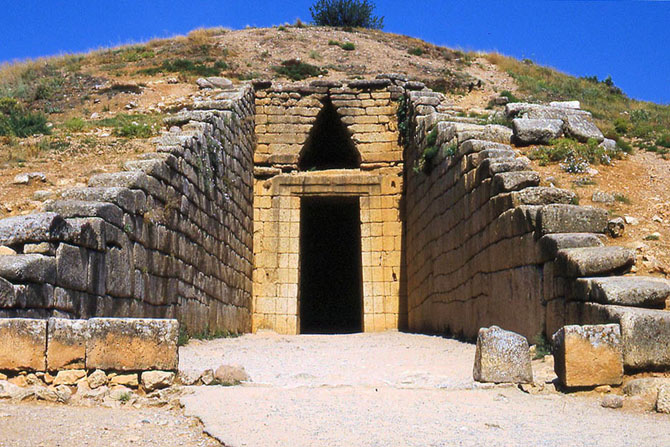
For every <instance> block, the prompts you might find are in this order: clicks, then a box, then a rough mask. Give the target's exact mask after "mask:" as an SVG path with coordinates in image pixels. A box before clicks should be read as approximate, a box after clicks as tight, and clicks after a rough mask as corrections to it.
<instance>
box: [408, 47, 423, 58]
mask: <svg viewBox="0 0 670 447" xmlns="http://www.w3.org/2000/svg"><path fill="white" fill-rule="evenodd" d="M407 53H408V54H411V55H412V56H422V55H423V49H421V48H419V47H414V48H410V49H409V50H407Z"/></svg>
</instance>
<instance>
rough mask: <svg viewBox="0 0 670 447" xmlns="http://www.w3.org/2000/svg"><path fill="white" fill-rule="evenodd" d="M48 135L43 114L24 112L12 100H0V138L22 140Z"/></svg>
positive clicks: (23, 109) (16, 102) (48, 131)
mask: <svg viewBox="0 0 670 447" xmlns="http://www.w3.org/2000/svg"><path fill="white" fill-rule="evenodd" d="M49 133H50V130H49V128H48V127H47V117H46V116H45V115H44V114H42V113H33V112H29V111H27V110H25V108H24V107H23V106H22V105H21V104H19V103H18V101H17V100H15V99H14V98H0V136H9V137H19V138H24V137H28V136H31V135H36V134H49Z"/></svg>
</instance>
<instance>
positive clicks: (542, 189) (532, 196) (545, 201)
mask: <svg viewBox="0 0 670 447" xmlns="http://www.w3.org/2000/svg"><path fill="white" fill-rule="evenodd" d="M574 198H575V193H574V192H572V191H568V190H566V189H560V188H552V187H547V186H535V187H530V188H524V189H523V190H521V191H515V192H513V193H512V200H513V203H514V205H515V206H517V205H550V204H556V203H563V204H569V203H570V202H572V200H574Z"/></svg>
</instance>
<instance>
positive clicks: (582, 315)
mask: <svg viewBox="0 0 670 447" xmlns="http://www.w3.org/2000/svg"><path fill="white" fill-rule="evenodd" d="M571 304H572V308H574V309H573V310H572V312H574V315H572V316H571V318H572V319H573V320H574V321H580V322H582V323H589V324H600V323H618V324H619V325H620V326H621V340H622V341H623V362H624V367H625V368H626V370H632V371H650V370H651V371H653V370H668V369H670V348H668V347H669V346H670V312H668V311H666V310H658V309H642V308H639V307H627V306H614V305H603V304H597V303H576V302H575V303H571Z"/></svg>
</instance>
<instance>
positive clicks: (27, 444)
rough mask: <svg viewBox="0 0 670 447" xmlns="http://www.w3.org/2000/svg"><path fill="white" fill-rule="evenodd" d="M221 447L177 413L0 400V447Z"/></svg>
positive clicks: (193, 422)
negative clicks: (12, 402) (14, 402)
mask: <svg viewBox="0 0 670 447" xmlns="http://www.w3.org/2000/svg"><path fill="white" fill-rule="evenodd" d="M219 445H221V444H220V443H219V442H218V441H216V440H215V439H212V438H211V437H209V436H207V435H206V434H204V433H203V431H202V425H201V424H200V423H199V422H198V421H197V420H195V419H193V418H188V417H185V416H184V415H182V414H180V413H179V412H178V411H175V410H172V411H171V410H167V409H132V408H116V409H114V408H102V407H96V408H90V407H78V406H74V405H67V406H65V405H58V404H46V403H19V404H10V403H5V402H2V401H0V447H58V446H63V447H65V446H67V447H80V446H90V447H114V446H118V447H127V446H146V447H149V446H152V447H153V446H165V447H172V446H185V447H215V446H219Z"/></svg>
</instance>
